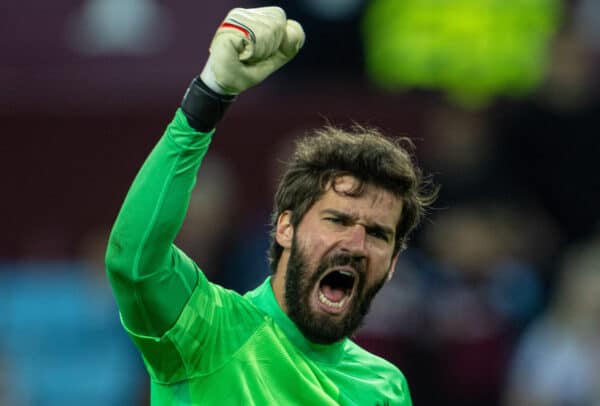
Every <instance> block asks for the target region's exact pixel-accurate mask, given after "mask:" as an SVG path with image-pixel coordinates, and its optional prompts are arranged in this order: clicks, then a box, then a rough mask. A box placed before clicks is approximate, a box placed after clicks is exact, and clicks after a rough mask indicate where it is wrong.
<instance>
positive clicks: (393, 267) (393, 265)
mask: <svg viewBox="0 0 600 406" xmlns="http://www.w3.org/2000/svg"><path fill="white" fill-rule="evenodd" d="M399 256H400V252H398V253H397V254H396V256H394V258H392V262H391V263H390V270H389V271H388V275H387V279H386V282H389V281H390V279H392V276H394V272H396V264H397V263H398V257H399Z"/></svg>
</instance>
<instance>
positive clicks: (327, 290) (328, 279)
mask: <svg viewBox="0 0 600 406" xmlns="http://www.w3.org/2000/svg"><path fill="white" fill-rule="evenodd" d="M357 281H358V277H357V274H356V272H355V271H354V269H352V268H342V269H334V270H332V271H331V272H328V273H326V274H325V275H324V276H323V277H322V278H321V280H320V281H319V284H318V289H317V298H318V303H319V305H320V307H321V308H322V309H323V310H325V311H327V312H328V313H332V314H339V313H341V312H342V311H344V310H345V308H346V307H347V305H348V303H349V302H350V299H351V298H352V295H353V294H354V291H355V287H356V283H357Z"/></svg>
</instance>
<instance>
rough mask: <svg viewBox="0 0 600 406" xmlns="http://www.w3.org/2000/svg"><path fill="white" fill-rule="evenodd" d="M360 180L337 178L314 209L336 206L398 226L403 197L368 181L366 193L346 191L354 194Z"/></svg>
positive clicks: (363, 217)
mask: <svg viewBox="0 0 600 406" xmlns="http://www.w3.org/2000/svg"><path fill="white" fill-rule="evenodd" d="M358 184H359V181H358V180H357V179H356V178H354V177H353V176H340V177H339V178H336V179H335V180H334V181H333V182H332V183H331V184H329V185H327V187H326V189H325V192H324V193H323V195H322V196H321V198H320V199H319V200H318V201H317V202H316V203H315V204H314V205H313V207H312V208H311V210H310V211H313V210H314V211H316V212H320V211H322V210H326V209H335V210H339V211H343V212H344V213H348V214H351V215H353V216H355V217H358V218H361V219H363V220H365V221H369V222H375V223H379V224H381V225H387V226H389V227H392V228H395V226H396V224H398V222H399V221H400V216H401V214H402V200H400V199H399V198H398V197H396V196H395V195H394V194H393V193H391V192H390V191H388V190H386V189H383V188H381V187H377V186H374V185H372V184H369V183H366V184H364V187H363V190H362V193H361V194H360V195H358V196H356V195H354V196H353V195H348V194H346V193H350V194H352V193H351V192H353V191H354V190H355V189H356V187H357V185H358Z"/></svg>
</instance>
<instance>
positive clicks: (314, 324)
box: [285, 236, 389, 344]
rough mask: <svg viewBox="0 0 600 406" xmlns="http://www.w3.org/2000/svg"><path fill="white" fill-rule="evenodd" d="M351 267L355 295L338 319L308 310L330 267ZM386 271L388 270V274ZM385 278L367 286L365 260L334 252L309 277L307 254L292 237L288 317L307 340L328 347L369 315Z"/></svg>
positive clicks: (353, 329)
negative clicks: (312, 296)
mask: <svg viewBox="0 0 600 406" xmlns="http://www.w3.org/2000/svg"><path fill="white" fill-rule="evenodd" d="M346 265H350V266H352V267H353V268H354V269H355V270H356V271H357V273H358V275H357V278H358V283H357V286H356V288H355V289H356V292H354V294H353V296H352V297H351V299H350V300H351V302H350V303H349V305H348V308H347V309H346V312H345V314H343V315H342V316H341V318H334V317H333V316H331V315H328V314H325V313H322V312H319V311H317V310H315V309H313V308H311V295H312V294H313V291H314V288H315V285H316V284H318V283H319V281H320V280H321V277H322V276H323V275H324V274H325V273H326V272H327V271H328V270H329V269H331V267H333V266H346ZM388 272H389V271H388ZM386 279H387V275H386V276H385V277H383V278H382V279H381V280H379V281H377V282H376V283H375V284H373V285H372V286H366V285H365V284H366V269H365V264H364V260H363V259H360V258H356V257H354V256H352V255H350V254H348V253H345V252H341V253H333V254H331V255H329V256H327V257H325V258H324V259H323V260H322V261H321V263H320V264H319V265H318V267H317V270H316V271H315V272H314V274H312V275H310V272H309V270H308V266H307V255H306V253H305V252H304V251H303V249H302V248H301V247H300V246H299V244H298V243H297V240H296V237H295V236H294V237H293V240H292V247H291V250H290V258H289V261H288V265H287V272H286V277H285V303H286V306H287V309H288V316H289V318H290V319H291V320H292V321H293V322H294V323H295V324H296V326H298V328H299V329H300V331H301V332H302V333H303V334H304V336H305V337H306V338H308V339H309V340H310V341H312V342H314V343H318V344H331V343H334V342H336V341H339V340H341V339H342V338H344V337H348V336H350V335H351V334H352V333H353V332H354V331H356V329H358V328H359V327H360V325H361V323H362V321H363V319H364V317H365V316H366V315H367V313H368V312H369V308H370V306H371V302H372V300H373V298H374V297H375V295H376V294H377V292H379V289H381V287H382V286H383V285H384V284H385V281H386Z"/></svg>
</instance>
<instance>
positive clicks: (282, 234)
mask: <svg viewBox="0 0 600 406" xmlns="http://www.w3.org/2000/svg"><path fill="white" fill-rule="evenodd" d="M291 218H292V212H291V211H290V210H286V211H284V212H283V213H281V214H280V215H279V217H278V218H277V228H276V229H275V240H277V243H278V244H279V245H281V246H282V247H283V248H291V247H292V240H293V239H294V227H293V226H292V223H291Z"/></svg>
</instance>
